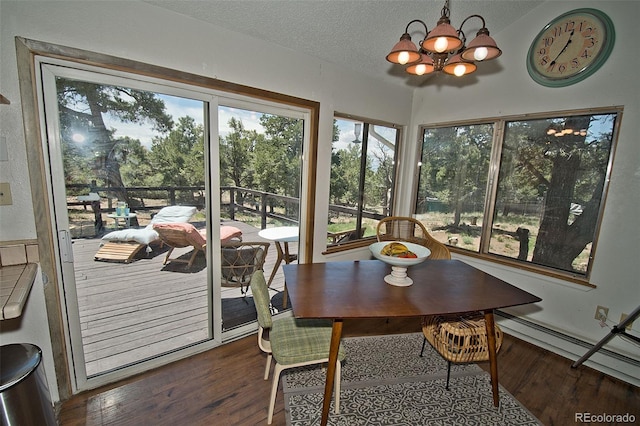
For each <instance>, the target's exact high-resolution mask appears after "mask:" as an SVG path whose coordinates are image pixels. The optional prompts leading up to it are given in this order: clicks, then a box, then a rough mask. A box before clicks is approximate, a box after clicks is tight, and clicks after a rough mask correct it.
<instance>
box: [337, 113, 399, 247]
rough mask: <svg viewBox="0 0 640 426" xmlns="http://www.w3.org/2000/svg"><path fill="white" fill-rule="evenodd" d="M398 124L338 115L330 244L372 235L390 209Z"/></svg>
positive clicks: (394, 173)
mask: <svg viewBox="0 0 640 426" xmlns="http://www.w3.org/2000/svg"><path fill="white" fill-rule="evenodd" d="M400 136H401V131H400V128H399V126H397V125H394V124H386V123H380V122H374V121H372V120H366V119H359V118H353V117H350V116H342V115H336V118H335V119H334V128H333V145H332V152H331V185H330V192H329V226H328V235H327V244H328V245H330V246H331V245H338V244H343V243H346V242H349V241H354V240H359V239H362V238H366V237H368V236H372V235H375V231H376V227H377V225H378V221H379V220H380V219H382V218H383V217H386V216H388V215H389V214H390V213H391V210H392V206H393V191H394V183H395V175H396V167H395V165H396V154H397V149H396V148H397V146H398V141H399V140H400Z"/></svg>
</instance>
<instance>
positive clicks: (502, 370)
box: [59, 318, 640, 426]
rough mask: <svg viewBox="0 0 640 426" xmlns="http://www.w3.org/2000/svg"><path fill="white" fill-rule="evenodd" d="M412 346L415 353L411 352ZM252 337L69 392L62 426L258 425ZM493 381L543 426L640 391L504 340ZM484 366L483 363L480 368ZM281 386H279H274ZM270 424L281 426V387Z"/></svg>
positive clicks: (257, 357) (262, 420)
mask: <svg viewBox="0 0 640 426" xmlns="http://www.w3.org/2000/svg"><path fill="white" fill-rule="evenodd" d="M343 331H344V333H343V334H344V336H357V335H376V334H388V333H398V332H415V331H420V324H419V320H416V319H413V318H410V319H391V320H388V321H385V320H358V321H353V320H351V321H349V320H347V321H345V324H344V330H343ZM419 351H420V348H416V353H419ZM265 360H266V357H265V355H264V354H262V353H261V352H260V350H259V349H258V347H257V342H256V336H255V335H252V336H248V337H245V338H243V339H240V340H237V341H235V342H232V343H228V344H226V345H223V346H221V347H218V348H215V349H212V350H210V351H207V352H204V353H201V354H198V355H195V356H192V357H190V358H187V359H183V360H180V361H177V362H175V363H172V364H170V365H166V366H164V367H160V368H158V369H156V370H153V371H149V372H146V373H144V374H141V375H139V376H137V377H132V378H129V379H127V380H123V381H121V382H119V383H115V384H112V385H108V386H105V387H102V388H100V389H95V390H91V391H87V392H84V393H82V394H80V395H76V396H74V397H73V398H71V399H70V400H68V401H66V402H64V403H63V404H62V407H61V410H60V413H59V420H60V424H61V425H62V426H75V425H78V426H79V425H88V426H91V425H177V424H179V425H190V426H191V425H218V424H220V425H258V424H266V417H267V405H268V398H269V392H270V384H271V380H268V381H265V380H263V372H264V370H263V369H264V363H265ZM498 360H499V377H500V383H501V385H502V386H504V387H505V388H506V389H507V390H508V391H509V392H511V394H512V395H514V396H515V397H516V398H517V399H518V400H519V401H520V402H521V403H522V404H523V405H524V406H525V407H527V409H529V411H531V412H532V413H533V414H534V415H535V416H536V417H538V419H540V420H541V421H542V422H543V424H545V425H549V426H551V425H569V424H576V422H575V413H583V412H588V413H592V414H602V413H607V414H625V413H630V414H633V415H634V416H635V418H636V421H638V419H640V390H639V389H638V388H637V387H635V386H633V385H630V384H627V383H625V382H622V381H619V380H617V379H613V378H611V377H608V376H606V375H604V374H602V373H599V372H597V371H595V370H592V369H590V368H588V367H585V366H580V367H579V368H577V369H571V368H570V365H571V361H570V360H568V359H565V358H563V357H560V356H558V355H555V354H553V353H550V352H548V351H546V350H543V349H540V348H537V347H535V346H532V345H530V344H528V343H525V342H523V341H521V340H518V339H516V338H514V337H511V336H505V339H504V342H503V346H502V349H501V350H500V352H499V354H498ZM480 365H481V366H482V367H483V368H486V367H488V366H486V363H482V364H480ZM280 386H282V385H280ZM273 424H274V425H284V424H285V416H284V402H283V396H282V388H281V387H280V391H279V393H278V397H277V399H276V407H275V414H274V419H273Z"/></svg>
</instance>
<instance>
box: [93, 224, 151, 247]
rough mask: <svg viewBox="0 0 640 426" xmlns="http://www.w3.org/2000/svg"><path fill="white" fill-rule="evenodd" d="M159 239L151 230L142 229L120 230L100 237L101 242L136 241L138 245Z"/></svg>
mask: <svg viewBox="0 0 640 426" xmlns="http://www.w3.org/2000/svg"><path fill="white" fill-rule="evenodd" d="M158 238H160V236H159V235H158V233H157V232H156V231H154V230H153V228H149V227H147V228H142V229H120V230H119V231H113V232H109V233H108V234H107V235H105V236H104V237H102V241H136V242H138V243H140V244H150V243H152V242H154V241H155V240H157V239H158Z"/></svg>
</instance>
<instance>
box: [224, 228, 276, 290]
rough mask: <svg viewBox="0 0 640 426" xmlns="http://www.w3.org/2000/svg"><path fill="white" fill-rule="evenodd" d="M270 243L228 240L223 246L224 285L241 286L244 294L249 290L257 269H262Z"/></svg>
mask: <svg viewBox="0 0 640 426" xmlns="http://www.w3.org/2000/svg"><path fill="white" fill-rule="evenodd" d="M268 250H269V243H266V242H261V241H242V242H226V243H225V244H224V245H222V247H221V255H222V257H221V261H222V286H223V287H240V293H241V294H242V296H243V297H244V296H246V294H247V290H249V282H250V281H251V279H252V276H253V273H254V272H255V271H262V270H263V268H264V262H265V260H266V258H267V251H268Z"/></svg>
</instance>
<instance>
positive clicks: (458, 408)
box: [283, 333, 541, 426]
mask: <svg viewBox="0 0 640 426" xmlns="http://www.w3.org/2000/svg"><path fill="white" fill-rule="evenodd" d="M422 341H423V337H422V334H421V333H412V334H399V335H389V336H374V337H357V338H347V339H343V345H344V348H345V350H346V356H347V358H346V360H345V362H344V363H343V368H342V390H341V392H340V414H335V413H334V405H333V404H334V401H332V402H331V411H330V414H329V424H330V425H345V426H347V425H348V426H352V425H406V426H416V425H478V426H487V425H500V426H502V425H539V424H541V423H540V422H539V421H538V420H537V419H536V418H535V417H534V416H533V415H532V414H531V413H530V412H529V411H527V409H526V408H524V407H523V406H522V405H521V404H520V403H519V402H518V401H517V400H516V399H515V398H514V397H513V396H511V395H510V394H509V393H508V392H507V391H506V390H505V389H503V388H502V387H500V406H499V407H498V408H496V407H494V406H493V399H492V394H491V380H490V377H489V374H488V373H486V372H484V371H483V370H482V369H481V368H480V367H478V366H477V365H475V364H467V365H456V364H454V365H452V368H451V380H450V385H449V390H448V391H447V390H446V389H445V384H446V375H447V362H446V361H445V360H444V359H443V358H442V357H441V356H440V355H439V354H438V353H437V352H436V351H435V350H433V348H431V346H430V345H429V344H427V346H426V349H425V353H424V357H420V356H419V355H420V348H421V346H422ZM325 373H326V370H324V369H322V368H320V367H318V366H316V367H308V368H302V369H292V370H291V371H286V370H285V372H284V373H283V388H284V395H285V414H286V419H287V425H289V426H302V425H304V426H309V425H319V424H320V412H321V410H322V394H323V390H324V380H325Z"/></svg>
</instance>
